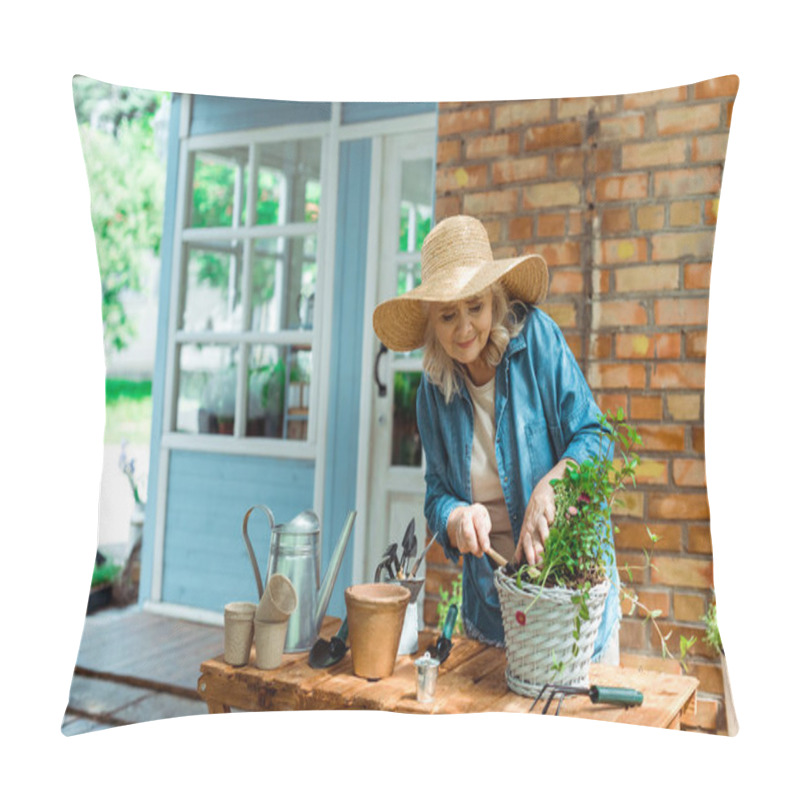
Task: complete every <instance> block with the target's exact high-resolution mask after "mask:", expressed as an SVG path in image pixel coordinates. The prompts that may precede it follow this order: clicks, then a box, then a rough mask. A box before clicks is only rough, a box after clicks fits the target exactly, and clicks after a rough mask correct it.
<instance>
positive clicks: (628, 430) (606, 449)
mask: <svg viewBox="0 0 800 800" xmlns="http://www.w3.org/2000/svg"><path fill="white" fill-rule="evenodd" d="M599 422H600V434H599V438H600V441H599V446H598V449H597V453H596V454H595V455H593V456H592V457H591V458H588V459H586V460H585V461H583V462H582V463H581V464H568V465H567V467H566V469H565V471H564V476H563V477H562V478H559V479H555V480H553V481H551V484H552V486H553V490H554V493H555V505H556V510H555V518H554V520H553V524H552V525H551V526H550V533H549V536H548V539H547V542H546V543H545V548H544V552H543V554H542V560H541V561H540V562H539V564H537V565H533V564H525V565H523V566H521V567H520V568H519V569H518V570H517V573H516V582H517V586H518V587H521V586H522V583H523V582H528V583H531V584H533V585H535V586H551V587H552V586H560V587H563V588H566V589H572V590H574V591H575V592H576V594H575V595H574V596H573V598H572V602H573V603H574V604H575V607H576V608H575V617H574V628H573V638H574V639H575V641H574V642H573V646H572V652H573V654H574V655H577V654H578V650H579V648H578V640H579V638H580V631H581V625H582V623H583V622H585V621H587V620H588V619H589V608H588V601H589V592H590V590H591V588H592V587H593V586H596V585H597V584H599V583H601V582H602V581H603V580H604V579H605V578H606V574H607V565H608V564H610V563H611V555H612V553H613V547H614V543H613V538H612V536H611V530H612V526H611V510H612V507H613V506H619V505H623V501H622V500H621V499H620V498H619V496H618V495H619V493H620V492H622V491H624V490H625V488H626V487H627V486H628V485H631V486H636V469H637V467H638V466H639V455H638V454H637V453H636V452H635V451H634V448H635V447H636V446H637V445H640V444H641V443H642V439H641V437H640V436H639V433H638V432H637V430H636V428H635V427H634V426H633V425H631V424H630V423H627V422H625V414H624V411H623V410H622V409H621V408H620V409H619V410H618V411H617V413H616V414H612V412H608V413H606V414H601V415H600V416H599ZM615 451H616V452H618V453H619V458H618V459H615V458H614V454H615ZM614 531H615V532H618V531H619V529H618V528H616V527H615V528H614ZM648 534H649V536H650V540H651V541H652V542H653V543H655V542H656V541H658V537H656V536H655V535H653V534H652V533H651V532H650V530H649V529H648ZM645 562H646V565H647V566H649V565H650V554H649V553H648V552H647V551H646V550H645ZM624 568H625V569H626V570H627V572H628V576H629V578H631V579H632V577H631V569H632V568H631V567H629V566H628V565H627V564H626V565H625V567H624ZM620 592H621V594H622V595H623V596H625V597H627V598H628V599H629V600H630V602H631V613H633V610H635V608H641V609H643V610H644V612H645V618H646V619H647V620H652V621H653V624H654V626H655V628H656V630H657V632H658V635H659V637H660V639H661V644H662V652H664V653H665V655H671V653H670V652H669V648H668V647H667V641H668V640H669V638H670V635H671V632H669V633H667V634H666V635H664V634H662V632H661V629H660V628H659V627H658V623H656V622H655V619H656V617H658V616H659V615H660V613H661V611H660V610H659V609H655V610H652V611H651V610H650V609H648V608H646V607H645V606H644V605H643V604H642V603H641V602H640V601H639V598H638V596H637V595H636V593H635V591H634V590H632V589H629V588H628V587H624V586H620ZM538 596H539V595H536V596H535V597H534V598H533V599H532V600H531V602H530V604H529V605H528V607H527V608H526V610H525V611H519V612H517V622H518V623H519V624H520V625H524V624H525V623H526V613H527V612H528V611H530V609H531V607H532V606H533V605H534V603H535V602H536V600H537V599H538ZM695 641H696V639H695V637H691V638H690V639H686V638H685V637H683V636H681V641H680V657H679V660H680V663H681V665H682V666H683V668H684V669H686V665H685V661H684V659H685V656H686V654H687V653H688V651H689V649H690V648H691V646H692V645H693V644H694V642H695ZM561 666H562V665H556V664H554V670H555V669H557V668H560V667H561Z"/></svg>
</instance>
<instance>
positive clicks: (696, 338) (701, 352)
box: [686, 331, 707, 358]
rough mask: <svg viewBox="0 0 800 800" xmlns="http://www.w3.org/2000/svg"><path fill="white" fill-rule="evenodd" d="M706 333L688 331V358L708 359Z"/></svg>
mask: <svg viewBox="0 0 800 800" xmlns="http://www.w3.org/2000/svg"><path fill="white" fill-rule="evenodd" d="M706 339H707V333H706V331H688V332H687V333H686V357H687V358H705V357H706Z"/></svg>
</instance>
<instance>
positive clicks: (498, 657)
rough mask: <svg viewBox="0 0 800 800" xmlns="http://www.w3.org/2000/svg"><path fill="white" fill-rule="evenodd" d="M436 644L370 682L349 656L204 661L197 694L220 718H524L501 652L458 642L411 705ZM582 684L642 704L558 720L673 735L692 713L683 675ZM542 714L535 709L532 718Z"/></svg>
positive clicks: (525, 703)
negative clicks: (425, 695) (376, 714)
mask: <svg viewBox="0 0 800 800" xmlns="http://www.w3.org/2000/svg"><path fill="white" fill-rule="evenodd" d="M339 623H340V621H339V620H338V619H336V618H333V617H326V618H325V620H324V622H323V625H322V630H321V632H320V636H321V637H322V638H324V639H330V638H331V637H332V636H333V635H334V634H335V633H336V631H337V630H338V628H339ZM436 636H437V633H436V632H433V631H421V632H420V634H419V645H420V650H419V652H418V653H417V654H412V655H406V656H399V657H398V659H397V663H396V665H395V669H394V673H393V674H392V675H391V676H390V677H388V678H383V679H381V680H378V681H369V680H366V679H364V678H359V677H356V676H355V675H354V674H353V662H352V658H351V655H350V651H349V650H348V651H347V654H346V655H345V657H344V658H343V659H342V660H341V661H340V662H339V663H338V664H335V665H334V666H333V667H330V668H328V669H322V670H317V669H312V668H311V667H310V666H309V664H308V653H292V654H284V656H283V660H282V662H281V665H280V667H278V668H277V669H272V670H261V669H257V668H256V667H255V666H254V663H255V654H254V653H253V654H252V655H251V658H250V663H249V664H248V665H247V666H245V667H231V666H230V665H228V664H226V663H225V661H224V660H223V657H222V656H221V655H220V656H217V657H215V658H212V659H210V660H208V661H204V662H203V663H202V664H201V666H200V673H201V674H200V678H199V680H198V682H197V689H198V692H199V694H200V696H201V697H202V698H203V700H205V701H206V703H207V704H208V710H209V713H212V714H215V713H221V712H228V711H230V709H231V708H232V707H234V708H240V709H243V710H247V711H289V710H303V709H315V710H320V709H348V708H355V709H371V710H382V711H405V712H408V713H415V714H456V713H465V712H475V711H511V712H518V713H528V711H529V710H530V706H531V702H532V699H531V698H529V697H523V696H521V695H517V694H514V693H513V692H511V691H509V689H508V687H507V686H506V681H505V668H506V659H505V653H504V651H503V650H501V649H499V648H496V647H489V646H486V645H483V644H480V643H479V642H476V641H475V640H473V639H467V638H462V637H460V638H456V639H454V640H453V648H452V650H451V651H450V656H449V658H448V659H447V661H445V663H444V664H442V666H441V667H440V668H439V678H438V681H437V686H436V694H435V699H434V702H433V703H419V702H417V699H416V691H417V679H416V667H415V666H414V659H415V658H416V657H418V655H421V654H422V652H424V650H425V648H426V647H427V646H428V644H430V643H431V642H433V641H435V638H436ZM589 680H590V683H593V684H598V685H600V686H626V687H630V688H633V689H638V690H639V691H641V692H642V693H643V694H644V702H643V703H642V705H641V706H639V707H633V708H629V709H624V708H619V707H616V706H608V705H601V704H597V705H592V703H591V702H590V700H589V698H588V697H585V696H575V695H572V696H568V697H567V698H566V699H565V700H564V703H563V705H562V707H561V711H560V712H559V716H562V717H582V718H585V719H599V720H606V721H610V722H626V723H629V724H632V725H649V726H651V727H659V728H679V727H680V720H681V715H682V714H683V713H684V712H685V711H688V710H694V704H695V703H696V700H697V696H696V695H697V685H698V681H697V679H696V678H692V677H688V676H684V675H673V674H667V673H662V672H648V671H644V670H638V669H631V668H624V667H610V666H606V665H602V664H593V665H592V666H591V668H590V671H589ZM557 705H558V703H557V702H555V701H554V702H553V703H552V705H551V706H550V710H549V712H548V713H549V714H554V713H555V710H556V706H557ZM542 708H543V704H542V702H541V701H539V703H538V704H537V707H536V709H535V712H534V713H540V712H541V710H542Z"/></svg>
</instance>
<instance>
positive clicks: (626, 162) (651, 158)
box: [622, 139, 687, 169]
mask: <svg viewBox="0 0 800 800" xmlns="http://www.w3.org/2000/svg"><path fill="white" fill-rule="evenodd" d="M686 150H687V147H686V142H685V141H684V140H683V139H663V140H658V141H655V142H646V143H644V144H626V145H623V147H622V169H641V168H642V167H655V166H661V165H664V164H683V163H685V162H686Z"/></svg>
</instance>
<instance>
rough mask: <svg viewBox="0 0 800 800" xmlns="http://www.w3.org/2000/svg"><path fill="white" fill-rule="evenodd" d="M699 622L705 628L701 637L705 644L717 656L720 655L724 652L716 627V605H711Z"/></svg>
mask: <svg viewBox="0 0 800 800" xmlns="http://www.w3.org/2000/svg"><path fill="white" fill-rule="evenodd" d="M700 621H701V622H703V623H704V624H705V626H706V632H705V636H704V637H703V638H704V640H705V642H706V644H708V645H709V646H710V647H713V648H714V650H715V651H716V652H717V654H718V655H722V654H723V653H724V652H725V651H724V650H723V648H722V639H720V638H719V628H718V627H717V604H716V603H712V604H711V605H710V606H709V607H708V611H706V613H705V615H704V616H703V617H701V620H700Z"/></svg>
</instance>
